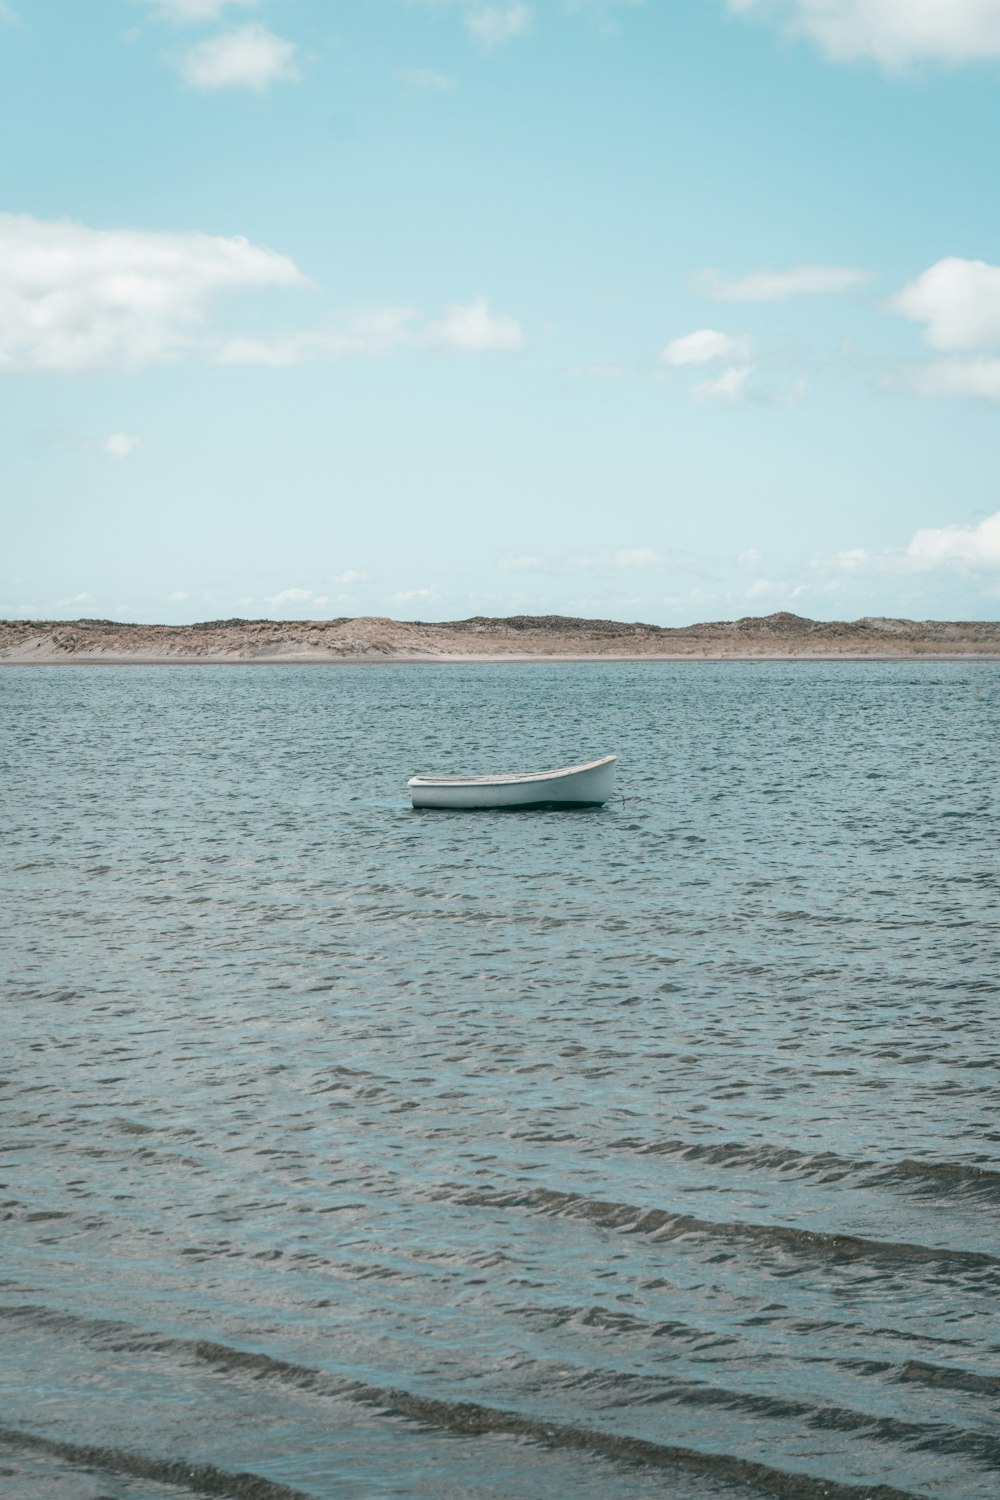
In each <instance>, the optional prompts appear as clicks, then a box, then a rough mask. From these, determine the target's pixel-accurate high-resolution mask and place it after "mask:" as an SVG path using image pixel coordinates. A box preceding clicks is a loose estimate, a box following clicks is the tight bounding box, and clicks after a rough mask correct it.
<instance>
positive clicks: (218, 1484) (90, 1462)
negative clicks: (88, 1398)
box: [0, 1427, 312, 1500]
mask: <svg viewBox="0 0 1000 1500" xmlns="http://www.w3.org/2000/svg"><path fill="white" fill-rule="evenodd" d="M0 1443H4V1444H6V1445H7V1447H8V1448H21V1449H28V1450H33V1451H34V1452H36V1453H48V1454H51V1455H52V1457H53V1458H62V1459H65V1460H66V1461H67V1462H68V1463H71V1464H78V1465H79V1466H80V1467H81V1468H88V1469H104V1470H105V1471H106V1472H108V1473H111V1474H128V1475H129V1476H130V1477H131V1478H134V1479H151V1480H153V1481H155V1482H156V1483H159V1484H171V1485H174V1486H175V1487H176V1488H177V1489H183V1490H188V1491H190V1493H192V1494H195V1495H222V1496H226V1497H229V1500H312V1497H311V1496H309V1495H307V1494H306V1492H305V1491H304V1490H293V1489H291V1488H290V1486H289V1485H287V1484H277V1483H275V1481H274V1480H271V1479H263V1478H262V1477H261V1476H260V1475H259V1474H246V1473H240V1472H236V1471H232V1470H226V1469H219V1468H216V1466H215V1465H214V1464H192V1463H188V1462H187V1461H186V1460H183V1459H170V1458H156V1457H153V1456H152V1455H150V1454H146V1453H129V1452H126V1451H125V1450H124V1449H122V1448H101V1447H89V1446H88V1445H86V1444H83V1443H64V1442H60V1441H59V1439H57V1438H47V1437H40V1436H39V1435H38V1434H37V1433H34V1432H23V1431H21V1430H20V1429H19V1428H15V1427H0Z"/></svg>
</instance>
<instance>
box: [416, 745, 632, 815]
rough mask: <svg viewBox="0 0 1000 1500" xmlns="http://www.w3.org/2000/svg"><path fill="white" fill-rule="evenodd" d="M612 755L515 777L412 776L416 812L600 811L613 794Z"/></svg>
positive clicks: (613, 764) (613, 761) (614, 759)
mask: <svg viewBox="0 0 1000 1500" xmlns="http://www.w3.org/2000/svg"><path fill="white" fill-rule="evenodd" d="M617 759H618V757H617V756H616V755H605V756H604V758H603V760H591V761H588V762H587V764H586V765H583V766H563V767H562V769H561V770H558V771H529V772H527V773H526V774H523V775H515V776H411V777H410V780H409V781H408V782H407V783H406V784H407V786H408V787H409V788H410V795H411V796H412V798H413V805H414V807H447V808H473V807H477V808H478V807H600V805H601V803H602V802H607V800H608V798H609V797H610V796H611V793H612V791H613V790H614V784H615V762H616V761H617Z"/></svg>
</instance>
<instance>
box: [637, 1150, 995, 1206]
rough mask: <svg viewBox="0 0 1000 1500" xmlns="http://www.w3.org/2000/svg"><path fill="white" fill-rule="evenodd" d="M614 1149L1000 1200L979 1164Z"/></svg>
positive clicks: (825, 1154)
mask: <svg viewBox="0 0 1000 1500" xmlns="http://www.w3.org/2000/svg"><path fill="white" fill-rule="evenodd" d="M608 1149H609V1150H612V1151H633V1152H635V1154H636V1155H637V1156H672V1157H677V1158H678V1159H680V1160H684V1161H698V1162H708V1163H710V1164H711V1165H713V1166H721V1167H750V1168H754V1169H758V1170H764V1171H776V1172H781V1173H783V1174H784V1173H787V1174H788V1175H789V1176H792V1175H794V1176H802V1177H819V1178H821V1179H823V1180H825V1181H836V1180H838V1179H840V1178H844V1177H857V1178H858V1179H859V1180H860V1182H861V1184H862V1185H863V1186H868V1187H874V1186H895V1185H900V1186H903V1187H907V1188H915V1189H917V1190H920V1189H925V1190H928V1191H941V1190H942V1189H949V1188H950V1189H954V1190H956V1191H959V1192H963V1193H965V1192H968V1193H971V1194H975V1195H980V1194H981V1195H983V1196H987V1195H988V1196H994V1195H995V1196H997V1197H1000V1170H996V1169H994V1168H992V1167H982V1166H978V1165H977V1164H976V1163H974V1162H942V1161H920V1160H917V1159H913V1158H909V1157H906V1158H903V1159H902V1160H900V1161H886V1162H878V1161H855V1160H852V1159H851V1158H850V1157H844V1156H838V1155H837V1154H836V1153H834V1152H832V1151H819V1152H808V1151H797V1150H795V1148H794V1147H792V1146H768V1145H747V1144H745V1143H744V1142H742V1141H684V1140H670V1139H668V1140H661V1141H644V1140H642V1139H641V1138H640V1137H623V1138H622V1139H621V1140H617V1141H612V1142H611V1143H610V1145H609V1147H608Z"/></svg>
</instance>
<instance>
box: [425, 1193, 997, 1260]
mask: <svg viewBox="0 0 1000 1500" xmlns="http://www.w3.org/2000/svg"><path fill="white" fill-rule="evenodd" d="M449 1196H450V1195H449ZM452 1201H454V1202H456V1203H460V1204H466V1205H469V1206H470V1207H483V1208H523V1209H527V1210H529V1211H534V1212H536V1213H544V1214H549V1215H552V1216H553V1217H563V1216H565V1217H567V1218H574V1219H584V1220H586V1221H587V1222H588V1223H591V1224H595V1225H597V1226H598V1227H599V1228H601V1229H612V1230H621V1231H624V1232H627V1233H630V1234H648V1235H651V1236H654V1237H655V1238H656V1239H658V1240H672V1239H681V1238H683V1237H684V1236H686V1235H705V1236H712V1237H713V1238H719V1239H726V1240H731V1241H739V1240H743V1241H747V1240H749V1241H751V1242H752V1243H754V1244H758V1245H763V1246H766V1247H769V1248H775V1249H781V1250H790V1251H792V1252H793V1253H796V1254H799V1255H805V1256H811V1257H814V1258H819V1259H821V1260H825V1261H831V1262H834V1263H836V1262H838V1261H857V1260H869V1261H874V1262H879V1261H887V1262H890V1263H892V1264H900V1263H923V1264H931V1265H951V1266H954V1267H955V1268H956V1269H960V1270H979V1269H984V1268H987V1267H994V1266H1000V1256H996V1255H991V1254H989V1253H988V1252H987V1251H985V1250H953V1249H949V1248H948V1247H945V1246H940V1247H939V1246H934V1245H919V1244H914V1243H912V1242H909V1241H905V1240H902V1241H900V1240H871V1239H865V1238H862V1237H861V1236H859V1235H853V1234H830V1233H824V1232H822V1231H820V1230H815V1229H796V1228H794V1227H792V1226H790V1225H786V1224H753V1223H743V1222H740V1221H719V1220H715V1219H702V1218H698V1217H696V1216H695V1215H694V1214H681V1213H673V1212H671V1211H670V1210H668V1209H660V1208H640V1207H638V1206H636V1205H635V1204H631V1203H614V1202H604V1201H602V1200H601V1199H597V1198H586V1197H584V1196H582V1195H581V1194H579V1193H562V1192H557V1191H555V1190H554V1189H552V1188H535V1189H532V1190H529V1191H527V1192H524V1193H483V1192H466V1193H462V1192H460V1193H458V1194H456V1195H455V1197H454V1198H453V1199H452Z"/></svg>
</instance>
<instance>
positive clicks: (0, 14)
mask: <svg viewBox="0 0 1000 1500" xmlns="http://www.w3.org/2000/svg"><path fill="white" fill-rule="evenodd" d="M0 22H3V24H4V25H5V26H19V27H20V26H23V25H24V22H23V21H22V20H21V17H20V16H19V15H18V13H17V11H16V10H15V9H14V7H13V6H12V5H8V4H7V3H6V0H0Z"/></svg>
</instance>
